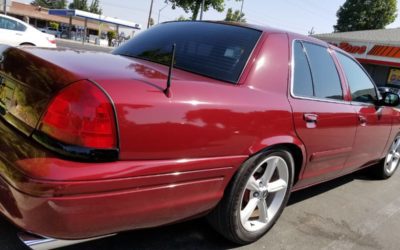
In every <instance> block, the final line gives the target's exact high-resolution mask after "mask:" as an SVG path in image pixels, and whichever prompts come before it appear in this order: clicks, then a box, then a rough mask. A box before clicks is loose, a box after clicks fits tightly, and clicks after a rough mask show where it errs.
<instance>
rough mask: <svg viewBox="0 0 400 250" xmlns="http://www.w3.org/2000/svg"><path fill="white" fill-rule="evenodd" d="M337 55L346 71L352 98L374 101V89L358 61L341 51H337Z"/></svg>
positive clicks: (375, 97) (375, 98) (367, 101)
mask: <svg viewBox="0 0 400 250" xmlns="http://www.w3.org/2000/svg"><path fill="white" fill-rule="evenodd" d="M337 55H338V59H339V62H340V64H341V65H342V67H343V69H344V71H345V73H346V78H347V82H348V84H349V86H350V91H351V97H352V100H353V101H356V102H365V103H374V102H375V101H376V100H377V94H376V89H375V86H374V84H373V83H372V81H371V79H370V78H369V77H368V75H367V74H366V73H365V71H364V70H363V69H362V68H361V67H360V66H359V65H358V63H356V62H355V61H354V60H353V59H351V58H349V57H348V56H345V55H343V54H342V53H337Z"/></svg>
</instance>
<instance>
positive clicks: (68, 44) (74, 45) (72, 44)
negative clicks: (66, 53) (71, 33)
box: [57, 39, 113, 52]
mask: <svg viewBox="0 0 400 250" xmlns="http://www.w3.org/2000/svg"><path fill="white" fill-rule="evenodd" d="M57 47H58V48H69V49H77V50H89V51H99V52H111V51H112V50H113V48H107V47H102V46H97V45H94V44H82V42H79V41H70V40H66V39H57Z"/></svg>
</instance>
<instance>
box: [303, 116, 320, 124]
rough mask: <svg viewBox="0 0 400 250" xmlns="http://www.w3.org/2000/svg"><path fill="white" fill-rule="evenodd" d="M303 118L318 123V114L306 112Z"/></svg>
mask: <svg viewBox="0 0 400 250" xmlns="http://www.w3.org/2000/svg"><path fill="white" fill-rule="evenodd" d="M303 119H304V121H306V122H310V123H317V121H318V115H316V114H304V116H303Z"/></svg>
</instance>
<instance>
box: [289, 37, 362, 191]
mask: <svg viewBox="0 0 400 250" xmlns="http://www.w3.org/2000/svg"><path fill="white" fill-rule="evenodd" d="M292 55H293V61H292V63H293V73H292V87H291V96H290V98H289V99H290V103H291V106H292V110H293V114H294V124H295V129H296V133H297V135H298V136H299V138H300V139H301V140H302V141H303V143H304V145H305V147H306V150H307V162H306V163H307V165H306V169H305V171H304V173H303V178H304V182H305V183H303V184H305V185H307V184H308V183H313V182H317V181H322V180H324V179H328V178H331V177H333V176H335V175H337V174H339V173H340V172H341V171H342V169H343V167H344V164H345V161H346V159H347V157H348V156H349V155H350V153H351V152H352V150H353V148H352V147H353V142H354V137H355V133H356V126H357V114H356V112H355V110H354V108H353V107H352V106H351V104H350V102H349V101H346V100H345V99H346V98H345V95H344V93H345V92H344V91H343V84H342V81H341V77H340V74H339V73H338V72H339V71H338V70H337V68H336V64H335V61H334V59H333V57H332V56H331V51H330V49H328V48H327V47H325V46H321V45H317V44H312V43H308V42H302V41H295V42H294V45H293V53H292Z"/></svg>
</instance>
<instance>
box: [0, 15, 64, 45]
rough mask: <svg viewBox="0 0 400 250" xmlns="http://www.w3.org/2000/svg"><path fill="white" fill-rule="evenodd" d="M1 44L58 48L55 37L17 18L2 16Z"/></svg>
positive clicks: (0, 18)
mask: <svg viewBox="0 0 400 250" xmlns="http://www.w3.org/2000/svg"><path fill="white" fill-rule="evenodd" d="M0 43H1V44H7V45H11V46H20V45H28V46H38V47H45V48H56V47H57V46H56V39H55V37H54V35H51V34H44V33H42V32H40V31H39V30H37V29H35V28H34V27H32V26H31V25H29V24H27V23H25V22H23V21H21V20H19V19H17V18H13V17H10V16H5V15H0Z"/></svg>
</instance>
